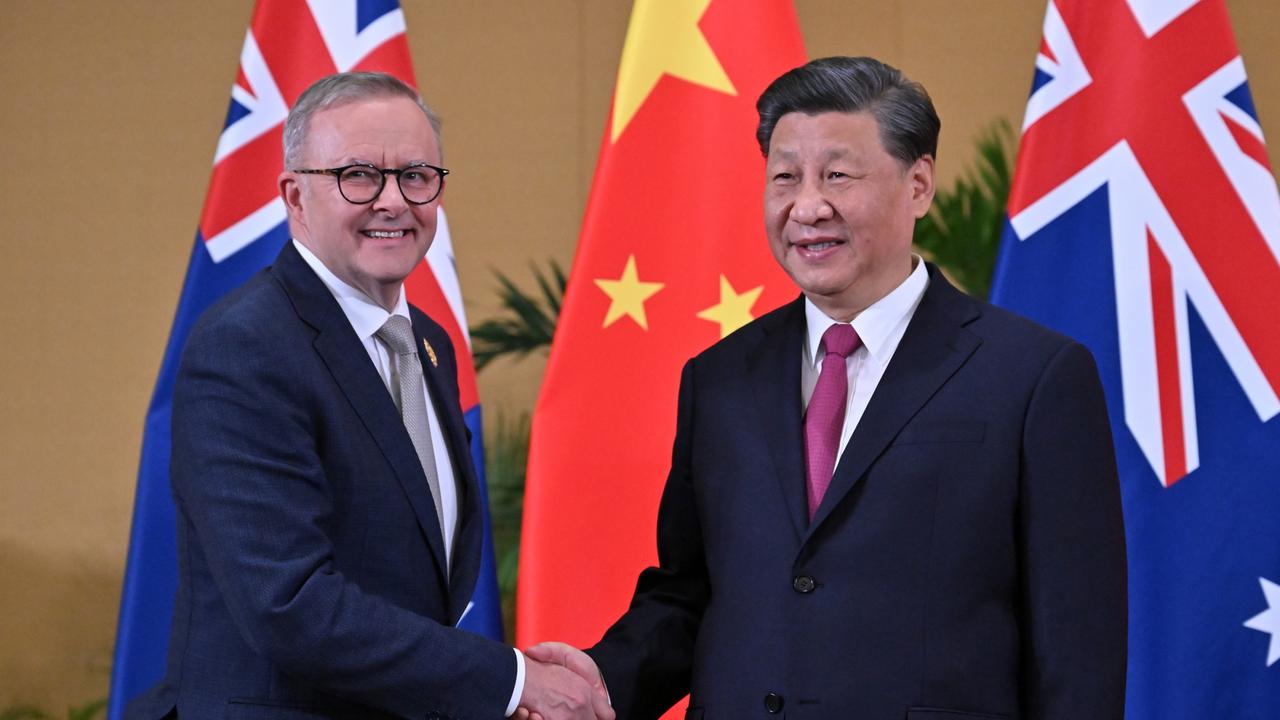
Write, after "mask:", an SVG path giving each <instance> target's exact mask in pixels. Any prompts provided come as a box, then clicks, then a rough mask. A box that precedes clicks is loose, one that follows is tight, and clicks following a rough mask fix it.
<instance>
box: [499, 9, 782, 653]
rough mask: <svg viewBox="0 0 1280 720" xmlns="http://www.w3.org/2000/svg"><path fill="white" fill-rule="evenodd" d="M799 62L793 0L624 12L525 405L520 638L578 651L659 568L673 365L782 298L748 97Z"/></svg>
mask: <svg viewBox="0 0 1280 720" xmlns="http://www.w3.org/2000/svg"><path fill="white" fill-rule="evenodd" d="M804 61H805V54H804V46H803V41H802V39H801V37H800V29H799V26H798V25H797V22H796V16H795V10H794V8H793V7H792V5H791V2H790V0H714V1H712V0H690V1H688V2H671V1H670V0H637V1H636V3H635V6H634V8H633V9H632V14H631V22H630V25H629V27H628V30H627V38H626V43H625V45H624V47H623V50H622V62H621V64H620V66H619V68H618V81H617V87H616V89H615V91H614V97H613V110H612V113H611V117H610V120H609V124H608V127H607V129H606V131H605V137H604V140H603V142H602V144H601V149H600V159H599V162H598V163H597V165H596V175H595V180H594V182H593V184H592V188H591V196H590V199H589V201H588V203H587V212H586V217H585V219H584V221H583V225H582V237H581V239H580V241H579V243H578V252H577V257H576V258H575V259H574V263H573V270H572V272H571V274H570V276H569V277H570V279H569V284H568V288H567V290H566V293H565V300H564V305H563V309H562V311H561V315H560V322H559V326H558V328H557V331H556V336H555V342H554V343H553V344H552V348H551V357H550V362H549V364H548V367H547V373H546V378H545V381H544V383H543V386H542V393H541V396H540V397H539V399H538V404H537V408H536V410H535V413H534V419H533V438H532V445H531V447H530V452H529V472H528V487H527V491H526V498H525V514H524V537H523V541H522V545H521V558H520V586H519V594H518V599H517V621H516V628H517V642H518V644H519V645H520V646H521V647H527V646H529V645H532V644H535V643H537V642H541V641H544V640H560V641H564V642H568V643H571V644H573V645H577V646H582V645H590V644H592V643H594V642H595V641H596V640H598V639H599V638H600V636H601V635H602V634H603V633H604V631H605V630H606V629H607V628H608V627H609V625H610V624H612V622H613V621H614V620H616V619H617V618H618V616H619V615H621V614H622V612H623V611H624V610H626V608H627V605H628V602H629V600H630V598H631V593H632V591H633V589H634V587H635V581H636V577H637V575H638V574H639V572H640V570H642V569H643V568H644V567H646V566H648V565H652V564H655V563H656V561H657V551H656V545H655V525H656V516H657V508H658V499H659V497H660V496H661V493H662V487H663V484H664V482H665V480H666V474H667V470H668V468H669V464H670V457H671V443H672V440H673V438H674V434H675V417H676V394H677V387H678V384H679V375H680V368H681V366H682V365H683V364H684V362H685V361H686V360H687V359H688V358H689V357H691V356H693V355H694V354H696V353H698V352H699V351H701V350H703V349H704V348H706V347H707V346H709V345H711V344H712V343H714V342H716V341H717V340H719V339H720V338H722V337H724V336H725V335H728V334H729V333H731V332H733V331H734V330H736V329H737V328H739V327H741V326H742V325H744V324H746V323H747V322H749V321H750V320H751V319H752V318H755V317H759V316H760V315H762V314H763V313H765V312H768V311H769V310H772V309H773V308H775V307H777V306H779V305H781V304H783V303H785V302H788V301H790V300H792V299H793V298H794V297H795V296H796V293H797V291H796V289H795V287H794V285H792V283H791V281H790V279H789V278H787V277H786V275H785V274H784V273H783V272H782V270H781V269H780V268H779V267H778V266H777V264H776V263H775V262H774V260H773V257H772V255H771V254H770V252H769V248H768V244H767V241H766V239H765V234H764V225H763V209H762V206H761V201H762V196H763V187H764V161H763V159H762V158H761V156H760V150H759V147H758V146H757V144H756V141H755V126H756V113H755V102H756V99H757V98H758V97H759V95H760V93H761V92H762V91H763V90H764V89H765V87H767V86H768V84H769V83H770V82H772V81H773V79H774V78H776V77H777V76H778V75H780V74H782V73H783V72H785V71H787V70H789V69H791V68H793V67H796V66H797V65H800V64H802V63H804ZM796 352H797V353H799V352H800V350H799V348H797V349H796ZM797 358H799V355H798V354H797ZM797 362H798V360H797Z"/></svg>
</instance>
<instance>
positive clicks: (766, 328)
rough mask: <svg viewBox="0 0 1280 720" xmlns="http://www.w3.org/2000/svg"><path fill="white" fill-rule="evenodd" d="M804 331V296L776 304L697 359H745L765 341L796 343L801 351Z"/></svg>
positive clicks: (705, 361) (709, 360)
mask: <svg viewBox="0 0 1280 720" xmlns="http://www.w3.org/2000/svg"><path fill="white" fill-rule="evenodd" d="M803 333H804V298H803V296H801V297H797V298H796V299H795V300H793V301H791V302H789V303H786V304H785V305H782V306H780V307H777V308H774V309H773V310H770V311H769V312H767V313H765V314H764V315H761V316H760V317H758V318H756V319H755V320H752V321H751V322H749V323H747V324H746V325H743V326H742V327H740V328H738V329H737V330H735V331H733V332H731V333H729V334H728V335H726V336H724V337H723V338H721V339H720V340H718V341H717V342H715V343H714V344H712V345H711V346H710V347H708V348H707V349H706V350H703V351H702V352H700V353H698V354H697V355H696V356H695V357H694V358H693V362H696V363H698V364H717V363H721V362H724V361H727V360H730V359H737V360H736V361H741V359H742V358H743V357H744V356H749V355H751V354H753V353H755V352H756V351H757V350H759V349H760V347H761V346H762V345H764V344H767V343H771V342H779V341H781V342H790V341H792V340H794V341H795V343H796V352H799V351H800V347H801V346H800V344H799V343H800V338H801V337H802V336H803Z"/></svg>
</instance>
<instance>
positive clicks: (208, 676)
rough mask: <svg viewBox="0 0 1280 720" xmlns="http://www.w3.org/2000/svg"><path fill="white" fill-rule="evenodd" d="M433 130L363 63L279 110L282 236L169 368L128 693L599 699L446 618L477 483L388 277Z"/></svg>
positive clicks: (153, 711)
mask: <svg viewBox="0 0 1280 720" xmlns="http://www.w3.org/2000/svg"><path fill="white" fill-rule="evenodd" d="M438 131H439V126H438V121H436V120H435V118H434V116H433V115H432V114H431V112H430V111H429V110H428V109H427V107H426V105H424V104H423V102H422V100H421V99H420V98H419V97H418V95H417V93H416V92H415V91H414V90H413V89H411V88H409V87H408V86H406V85H404V84H403V83H401V82H399V81H398V80H396V79H395V78H392V77H390V76H388V75H383V74H378V73H349V74H342V75H335V76H331V77H329V78H325V79H322V80H320V81H319V82H317V83H316V84H315V85H313V86H312V87H311V88H310V89H308V90H307V91H306V92H304V93H303V94H302V96H301V97H300V98H299V99H298V102H297V104H296V105H295V107H294V108H293V110H292V111H291V112H290V115H289V118H288V120H287V122H286V124H285V130H284V144H285V153H284V156H285V168H286V170H285V171H284V172H282V173H281V174H280V178H279V186H280V194H281V197H282V198H283V200H284V203H285V205H286V207H287V209H288V213H289V223H290V230H291V231H292V234H293V238H294V239H293V241H292V242H290V243H288V244H286V246H285V247H284V249H283V251H282V252H281V253H280V256H279V257H278V258H277V260H276V262H275V264H274V265H273V266H271V267H270V268H268V269H266V270H264V271H263V272H261V273H259V274H258V275H257V276H255V277H254V278H253V279H251V280H250V281H249V282H248V283H247V284H246V285H244V286H243V287H241V288H240V289H238V290H237V291H235V292H233V293H231V294H230V295H229V296H228V297H226V298H225V299H223V300H222V301H220V302H219V303H218V304H216V305H215V306H214V307H213V308H211V309H210V310H209V311H208V312H207V313H205V315H204V316H203V317H202V318H201V319H200V321H199V323H198V324H197V326H196V327H195V328H194V329H193V331H192V333H191V336H190V339H189V341H188V343H187V346H186V349H185V352H184V354H183V362H182V365H181V369H180V370H179V374H178V378H177V382H176V384H175V390H174V399H173V460H172V482H173V493H174V499H175V503H176V506H177V515H178V558H179V565H180V568H179V585H178V596H177V601H176V604H175V613H174V619H173V631H172V634H171V640H170V647H169V661H168V667H167V671H166V674H165V677H164V679H163V681H162V682H161V683H160V684H159V685H157V686H156V687H155V688H153V689H152V691H151V692H150V693H149V694H147V695H145V696H143V697H142V698H141V699H140V700H138V701H137V702H135V703H134V704H132V705H131V706H130V709H129V712H128V715H129V716H130V717H136V718H159V717H165V716H169V717H172V716H174V715H175V714H176V716H178V717H181V718H184V720H185V719H187V718H328V717H343V718H377V717H413V718H424V717H425V718H463V717H465V718H501V717H503V716H504V715H510V714H512V713H513V712H514V711H515V709H516V706H517V704H520V705H522V706H525V707H528V708H530V709H532V710H536V711H538V712H539V713H541V714H542V716H543V717H546V718H548V720H549V719H550V718H552V717H556V718H560V717H563V718H593V717H596V716H597V715H599V717H603V718H611V717H612V712H611V711H610V710H609V709H608V707H607V701H606V700H605V699H604V697H603V695H602V693H600V692H597V691H593V690H592V688H590V687H589V686H588V684H587V682H586V681H584V680H583V679H581V678H580V677H578V676H577V675H574V674H573V673H571V672H569V671H568V670H565V669H564V668H562V667H558V666H547V665H542V664H540V663H537V662H533V661H526V660H525V659H524V657H523V656H521V655H520V653H518V652H515V651H514V650H513V649H512V648H510V647H508V646H505V645H503V644H501V643H498V642H495V641H492V640H489V639H486V638H483V637H480V636H478V635H474V634H471V633H468V632H465V631H462V630H459V629H457V628H456V627H454V626H455V624H456V623H457V621H458V619H459V618H460V617H461V615H462V614H463V612H464V610H465V608H466V606H467V603H468V600H469V599H470V597H471V593H472V590H473V588H474V585H475V581H476V576H477V573H478V570H479V564H480V548H481V533H482V508H481V506H480V504H479V488H478V486H477V480H476V475H475V472H474V469H473V468H472V465H471V462H470V459H469V458H470V454H469V452H468V451H467V433H466V429H465V427H464V425H463V420H462V413H461V409H460V408H459V402H458V388H457V378H456V362H455V357H454V348H453V347H452V346H451V345H450V342H449V339H448V336H447V335H446V334H445V332H444V330H443V329H442V328H441V327H440V326H439V325H438V324H436V323H435V322H433V321H432V320H431V319H430V318H428V317H427V316H426V315H424V314H423V313H421V312H419V311H418V310H417V309H416V308H413V307H411V306H409V305H408V304H407V302H406V301H405V297H404V290H403V282H404V279H405V278H406V277H407V276H408V275H409V273H410V272H411V271H412V270H413V269H414V267H415V266H416V265H417V264H418V263H420V262H422V258H423V256H424V254H425V253H426V251H427V248H428V247H429V246H430V244H431V241H432V238H433V237H434V235H435V229H436V211H437V204H438V201H439V196H440V192H441V191H442V190H443V186H444V176H445V174H446V173H447V171H446V170H445V169H443V168H442V167H441V151H440V141H439V135H438ZM593 702H594V706H593Z"/></svg>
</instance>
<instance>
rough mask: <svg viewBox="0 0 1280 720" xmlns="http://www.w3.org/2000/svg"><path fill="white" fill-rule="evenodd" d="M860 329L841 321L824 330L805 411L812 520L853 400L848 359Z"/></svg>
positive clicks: (805, 446)
mask: <svg viewBox="0 0 1280 720" xmlns="http://www.w3.org/2000/svg"><path fill="white" fill-rule="evenodd" d="M859 342H861V341H860V340H859V339H858V333H857V332H856V331H854V329H853V326H852V325H841V324H839V323H837V324H835V325H832V326H831V327H829V328H827V331H826V332H825V333H823V334H822V345H823V347H824V348H825V349H826V355H825V356H824V357H823V359H822V372H821V373H820V374H819V375H818V384H817V385H815V386H814V388H813V397H811V398H809V409H808V410H806V411H805V414H804V459H805V479H806V480H807V485H808V490H809V520H813V514H814V513H815V512H817V510H818V505H819V503H821V502H822V496H823V495H825V494H826V492H827V486H828V485H830V484H831V475H832V473H834V472H835V469H836V452H837V451H838V450H839V449H840V431H841V429H842V428H843V427H844V409H845V406H846V405H848V404H849V373H848V370H847V369H846V364H845V363H846V361H847V359H848V357H849V355H851V354H852V353H853V351H854V350H857V349H858V343H859Z"/></svg>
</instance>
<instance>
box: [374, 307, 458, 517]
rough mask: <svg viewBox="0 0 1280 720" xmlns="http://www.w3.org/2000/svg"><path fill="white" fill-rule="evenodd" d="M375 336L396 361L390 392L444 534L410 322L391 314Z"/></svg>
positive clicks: (442, 510) (425, 410)
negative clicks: (420, 467)
mask: <svg viewBox="0 0 1280 720" xmlns="http://www.w3.org/2000/svg"><path fill="white" fill-rule="evenodd" d="M376 335H377V336H378V339H380V340H382V342H384V343H386V344H387V347H389V348H391V351H392V352H394V353H395V354H396V364H395V368H394V369H393V370H392V381H391V391H392V395H393V396H394V397H395V400H396V405H398V406H400V417H401V419H403V420H404V427H405V429H406V430H408V431H409V439H410V440H412V441H413V449H414V450H417V451H418V462H420V463H422V472H423V473H424V474H425V475H426V476H427V485H428V486H429V487H430V488H431V499H432V501H434V502H435V504H436V519H438V520H439V521H440V532H441V533H443V532H444V531H445V527H444V509H443V506H442V505H441V500H440V476H439V475H438V474H437V473H436V453H435V449H434V448H433V447H432V446H431V424H430V422H429V421H428V420H427V400H426V397H425V396H424V395H423V391H424V390H423V384H422V361H421V360H420V359H419V358H418V344H417V343H416V342H414V337H413V325H412V324H410V322H409V319H408V318H406V317H404V316H401V315H392V316H391V317H390V318H389V319H388V320H387V322H386V323H385V324H383V326H382V327H381V328H379V329H378V332H377V333H376Z"/></svg>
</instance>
